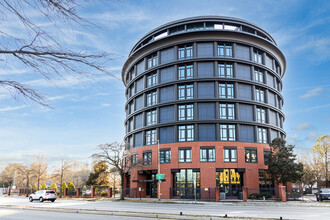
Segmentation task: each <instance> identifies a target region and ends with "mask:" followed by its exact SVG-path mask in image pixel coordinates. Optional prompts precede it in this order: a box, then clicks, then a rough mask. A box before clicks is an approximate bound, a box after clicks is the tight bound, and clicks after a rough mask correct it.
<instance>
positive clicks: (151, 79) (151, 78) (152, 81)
mask: <svg viewBox="0 0 330 220" xmlns="http://www.w3.org/2000/svg"><path fill="white" fill-rule="evenodd" d="M156 84H157V73H152V74H149V75H148V76H147V87H151V86H154V85H156Z"/></svg>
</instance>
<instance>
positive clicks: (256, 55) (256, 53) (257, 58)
mask: <svg viewBox="0 0 330 220" xmlns="http://www.w3.org/2000/svg"><path fill="white" fill-rule="evenodd" d="M253 56H254V62H257V63H260V64H262V52H261V51H259V50H253Z"/></svg>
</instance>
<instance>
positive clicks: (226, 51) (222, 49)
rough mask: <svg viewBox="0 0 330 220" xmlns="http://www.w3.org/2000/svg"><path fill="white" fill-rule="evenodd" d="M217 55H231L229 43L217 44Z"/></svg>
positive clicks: (231, 49)
mask: <svg viewBox="0 0 330 220" xmlns="http://www.w3.org/2000/svg"><path fill="white" fill-rule="evenodd" d="M218 56H220V57H233V46H232V45H231V44H218Z"/></svg>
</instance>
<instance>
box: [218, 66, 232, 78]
mask: <svg viewBox="0 0 330 220" xmlns="http://www.w3.org/2000/svg"><path fill="white" fill-rule="evenodd" d="M218 72H219V77H224V78H233V64H231V63H219V64H218Z"/></svg>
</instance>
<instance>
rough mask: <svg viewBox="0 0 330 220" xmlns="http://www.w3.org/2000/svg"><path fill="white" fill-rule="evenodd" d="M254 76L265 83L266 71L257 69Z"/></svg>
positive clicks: (256, 79)
mask: <svg viewBox="0 0 330 220" xmlns="http://www.w3.org/2000/svg"><path fill="white" fill-rule="evenodd" d="M254 78H255V81H257V82H261V83H264V72H262V71H261V70H259V69H255V70H254Z"/></svg>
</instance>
